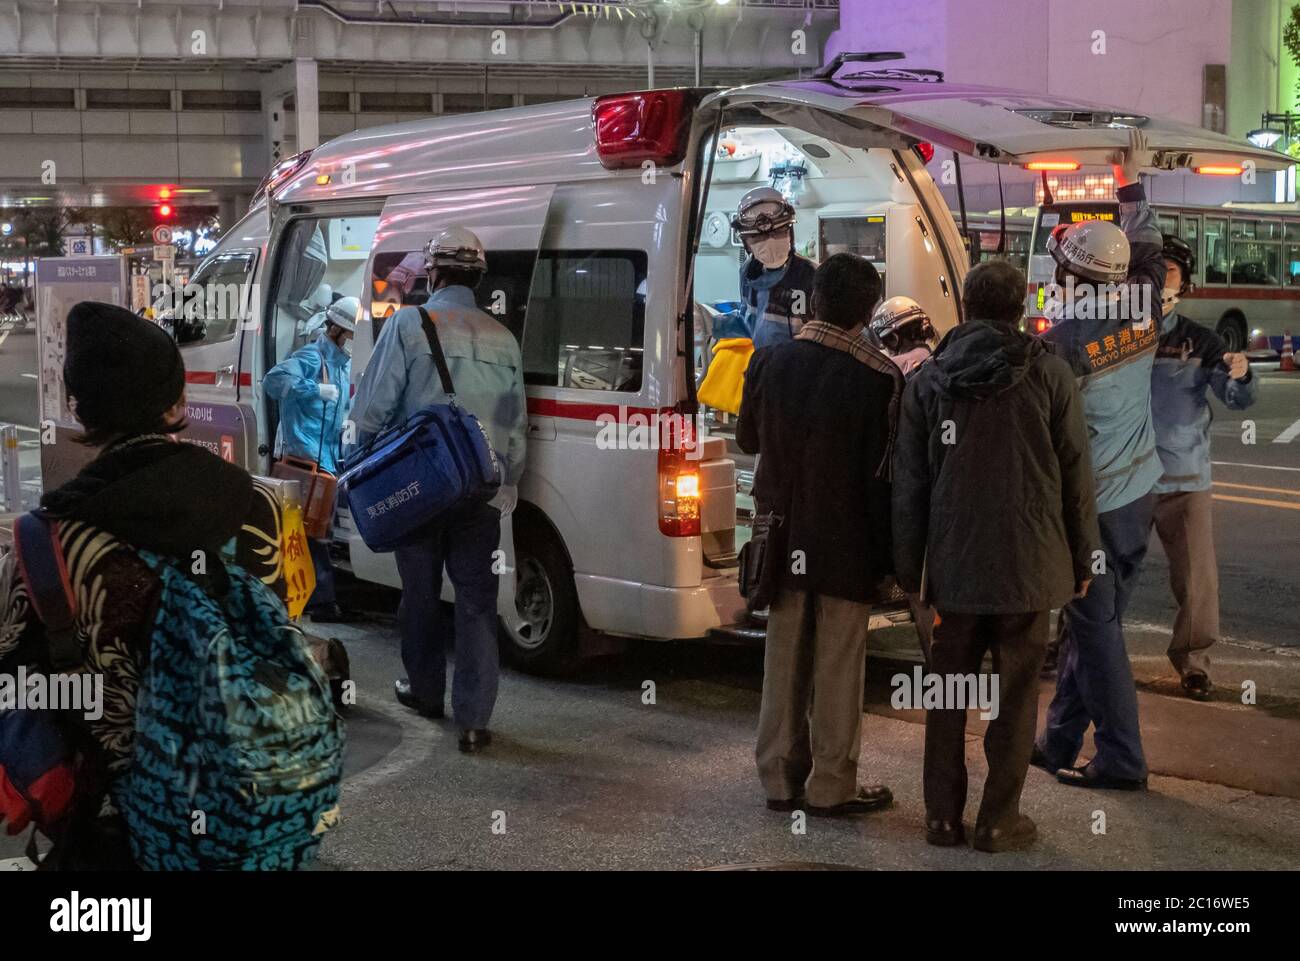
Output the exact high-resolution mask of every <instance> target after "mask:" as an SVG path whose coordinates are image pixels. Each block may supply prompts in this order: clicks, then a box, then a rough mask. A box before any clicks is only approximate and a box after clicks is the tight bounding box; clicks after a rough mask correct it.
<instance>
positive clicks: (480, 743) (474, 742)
mask: <svg viewBox="0 0 1300 961" xmlns="http://www.w3.org/2000/svg"><path fill="white" fill-rule="evenodd" d="M491 743H492V732H491V731H489V730H488V729H487V728H474V729H472V730H468V731H461V732H460V753H461V754H477V753H478V752H479V751H481V750H483V749H484V748H485V747H487V746H488V745H489V744H491Z"/></svg>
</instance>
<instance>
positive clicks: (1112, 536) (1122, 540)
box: [1038, 494, 1155, 780]
mask: <svg viewBox="0 0 1300 961" xmlns="http://www.w3.org/2000/svg"><path fill="white" fill-rule="evenodd" d="M1154 502H1155V496H1154V495H1152V494H1148V495H1147V496H1146V497H1142V498H1139V499H1138V500H1136V501H1134V502H1133V503H1131V504H1126V505H1125V506H1123V507H1120V508H1118V509H1116V510H1113V511H1106V512H1105V513H1103V514H1099V515H1098V516H1097V521H1098V523H1099V524H1100V526H1101V544H1102V548H1103V550H1104V551H1105V554H1106V572H1105V573H1104V574H1099V575H1096V576H1095V577H1094V578H1093V581H1092V586H1091V587H1090V588H1089V589H1088V596H1087V597H1085V598H1083V599H1082V600H1075V601H1071V602H1070V603H1069V604H1067V605H1066V606H1065V609H1064V613H1065V630H1064V632H1063V635H1062V638H1061V654H1060V666H1059V668H1058V670H1057V678H1056V696H1055V697H1053V698H1052V703H1051V705H1049V707H1048V708H1047V727H1046V728H1045V729H1044V731H1043V734H1042V736H1041V737H1040V738H1039V739H1038V747H1039V749H1040V750H1041V751H1042V752H1043V754H1044V756H1045V757H1046V759H1047V762H1048V764H1050V765H1051V766H1053V767H1057V768H1063V767H1073V766H1074V762H1075V760H1076V759H1077V758H1078V755H1079V751H1080V750H1081V749H1082V747H1083V736H1084V734H1085V733H1087V730H1088V725H1089V723H1091V724H1092V725H1093V727H1094V729H1095V730H1094V733H1093V740H1094V741H1095V742H1096V745H1097V754H1096V756H1095V757H1094V758H1093V759H1092V762H1091V763H1090V764H1089V767H1090V768H1091V769H1092V771H1093V772H1094V773H1096V774H1103V775H1108V776H1110V777H1118V778H1130V779H1133V780H1140V779H1141V778H1144V777H1146V776H1147V762H1146V757H1145V756H1144V755H1143V753H1142V733H1141V730H1140V729H1139V726H1138V703H1137V690H1136V688H1135V687H1134V684H1133V668H1132V665H1130V664H1129V659H1128V650H1127V649H1126V648H1125V646H1124V612H1125V610H1127V609H1128V603H1129V599H1130V598H1131V597H1132V594H1133V588H1134V587H1135V586H1136V584H1137V579H1138V575H1139V574H1140V573H1141V571H1142V560H1143V558H1145V557H1146V553H1147V540H1148V538H1149V536H1150V532H1151V511H1152V507H1153V504H1154Z"/></svg>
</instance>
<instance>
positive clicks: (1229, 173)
mask: <svg viewBox="0 0 1300 961" xmlns="http://www.w3.org/2000/svg"><path fill="white" fill-rule="evenodd" d="M1195 169H1196V172H1197V173H1198V174H1207V175H1209V176H1211V177H1237V176H1240V175H1241V170H1242V168H1241V164H1202V165H1201V166H1200V167H1197V168H1195Z"/></svg>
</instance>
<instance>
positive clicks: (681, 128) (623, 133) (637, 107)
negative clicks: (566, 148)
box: [591, 90, 698, 170]
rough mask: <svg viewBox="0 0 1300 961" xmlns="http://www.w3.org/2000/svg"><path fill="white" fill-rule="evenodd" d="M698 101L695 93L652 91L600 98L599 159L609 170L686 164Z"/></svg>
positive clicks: (596, 117) (596, 114)
mask: <svg viewBox="0 0 1300 961" xmlns="http://www.w3.org/2000/svg"><path fill="white" fill-rule="evenodd" d="M697 102H698V96H697V95H696V94H695V93H694V92H693V91H691V90H647V91H645V92H642V93H621V94H615V95H612V96H608V97H597V98H596V102H595V104H593V105H592V108H591V116H592V121H593V123H594V124H595V128H596V134H595V135H596V155H597V156H598V157H599V158H600V162H601V164H603V165H604V166H605V167H606V168H607V169H609V170H620V169H623V168H626V167H640V166H641V165H642V164H643V163H645V162H646V161H647V160H648V161H650V162H651V163H654V164H656V165H658V166H661V167H672V166H675V165H677V164H679V163H681V162H682V159H683V158H684V157H685V156H686V147H687V144H688V142H689V139H690V132H691V118H692V116H693V115H694V112H695V106H696V103H697Z"/></svg>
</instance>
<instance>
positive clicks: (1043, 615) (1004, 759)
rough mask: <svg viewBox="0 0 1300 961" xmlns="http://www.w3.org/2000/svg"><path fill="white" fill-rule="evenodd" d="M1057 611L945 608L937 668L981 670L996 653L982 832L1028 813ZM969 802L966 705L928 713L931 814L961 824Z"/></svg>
mask: <svg viewBox="0 0 1300 961" xmlns="http://www.w3.org/2000/svg"><path fill="white" fill-rule="evenodd" d="M1050 613H1051V612H1050V611H1035V612H1032V613H1028V614H944V613H942V612H940V614H939V619H938V623H936V624H935V626H934V633H933V637H932V639H931V641H930V665H929V669H930V671H931V672H932V673H934V674H938V675H939V676H940V677H944V676H946V675H954V674H956V675H978V674H979V672H980V662H981V661H982V660H983V658H984V652H985V651H991V652H992V653H993V672H994V675H995V676H996V677H997V679H998V689H997V700H996V702H995V703H996V706H997V717H995V718H992V719H991V720H990V721H989V725H988V729H987V730H986V731H985V732H984V757H985V758H986V759H987V760H988V765H989V774H988V778H987V780H986V781H985V782H984V797H983V798H982V799H981V801H980V808H979V814H978V815H977V816H976V819H975V825H976V829H977V830H991V829H993V828H995V827H999V826H1008V825H1010V824H1012V823H1013V822H1014V821H1015V819H1016V816H1017V815H1018V814H1019V813H1020V792H1021V790H1023V788H1024V786H1025V772H1026V771H1027V770H1028V769H1029V755H1030V754H1031V753H1032V751H1033V747H1034V727H1035V725H1036V724H1037V723H1038V672H1039V671H1040V670H1041V669H1042V666H1043V655H1044V654H1045V653H1046V651H1047V629H1048V625H1049V622H1050ZM945 686H946V685H945ZM965 807H966V709H965V708H964V707H963V708H960V709H958V708H956V707H955V706H953V705H945V707H944V709H942V710H930V711H927V712H926V714H925V813H926V818H927V820H942V821H948V822H950V823H952V824H957V823H960V821H961V817H962V811H963V810H964V809H965Z"/></svg>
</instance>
